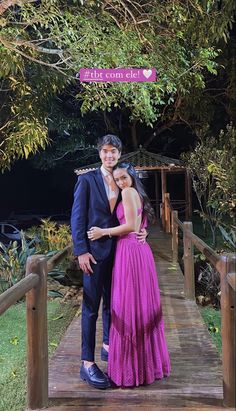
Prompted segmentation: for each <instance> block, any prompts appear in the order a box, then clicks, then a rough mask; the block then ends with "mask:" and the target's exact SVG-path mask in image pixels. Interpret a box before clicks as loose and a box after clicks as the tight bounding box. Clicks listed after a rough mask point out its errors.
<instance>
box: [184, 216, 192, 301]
mask: <svg viewBox="0 0 236 411" xmlns="http://www.w3.org/2000/svg"><path fill="white" fill-rule="evenodd" d="M189 231H190V232H193V225H192V223H191V222H189V221H185V222H184V233H183V234H184V238H183V242H184V294H185V297H186V298H188V299H189V300H195V278H194V257H193V244H192V241H191V238H190V237H189V236H188V232H189Z"/></svg>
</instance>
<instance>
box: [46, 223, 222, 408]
mask: <svg viewBox="0 0 236 411" xmlns="http://www.w3.org/2000/svg"><path fill="white" fill-rule="evenodd" d="M149 242H150V245H151V247H152V249H153V252H154V256H155V259H156V260H157V270H158V276H159V285H160V289H161V299H162V307H163V312H164V319H165V333H166V338H167V342H168V347H169V352H170V357H171V364H172V373H171V376H170V377H169V378H167V379H164V380H161V381H156V382H155V383H154V384H152V385H149V386H145V387H139V388H133V389H121V388H111V389H107V390H105V391H101V390H97V389H93V388H92V387H90V386H88V385H87V384H86V383H85V382H83V381H81V380H80V377H79V368H80V343H81V340H80V318H75V319H74V320H73V322H72V324H71V325H70V327H69V328H68V330H67V332H66V334H65V336H64V338H63V340H62V342H61V344H60V346H59V347H58V348H57V350H56V352H55V354H54V356H53V358H52V359H51V361H50V375H49V396H50V398H51V401H50V402H51V405H50V406H51V408H49V409H48V410H50V411H53V410H55V411H70V410H71V411H76V410H78V411H79V410H83V411H87V410H88V411H90V410H93V411H95V410H98V411H121V410H122V411H126V410H137V411H154V410H155V411H160V410H168V411H171V410H175V411H176V410H182V409H183V408H185V409H187V410H195V411H197V410H201V411H202V410H203V411H204V410H210V409H212V410H223V409H224V410H225V409H226V408H223V406H222V397H223V392H222V372H221V361H220V358H219V355H218V354H217V351H216V349H215V347H214V345H213V343H212V340H211V337H210V334H209V333H208V330H207V328H206V327H205V325H204V323H203V320H202V317H201V315H200V312H199V309H198V307H197V305H196V304H195V303H194V302H191V301H188V300H185V299H184V296H183V274H182V272H181V270H180V268H179V265H178V264H176V265H175V266H174V265H173V264H172V263H171V238H170V235H168V234H164V233H162V232H161V231H160V229H159V228H158V229H157V228H156V227H155V228H153V229H152V231H151V233H150V237H149ZM97 328H98V330H97V334H98V335H97V350H96V361H97V364H98V365H99V367H101V369H103V370H104V371H106V363H104V362H101V361H100V355H99V354H100V347H101V344H102V340H101V321H99V322H98V327H97ZM228 409H229V408H228Z"/></svg>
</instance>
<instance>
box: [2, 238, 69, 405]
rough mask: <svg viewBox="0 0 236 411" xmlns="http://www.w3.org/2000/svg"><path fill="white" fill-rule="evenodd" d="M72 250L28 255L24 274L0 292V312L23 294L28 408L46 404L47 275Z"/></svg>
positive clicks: (67, 248) (66, 249)
mask: <svg viewBox="0 0 236 411" xmlns="http://www.w3.org/2000/svg"><path fill="white" fill-rule="evenodd" d="M70 250H71V246H68V247H66V248H65V249H64V250H62V251H60V252H59V253H57V254H56V255H55V256H53V257H51V258H50V259H48V258H47V257H45V256H44V255H33V256H31V257H29V258H28V259H27V264H26V276H25V278H24V279H22V280H21V281H19V282H18V283H17V284H15V285H14V286H13V287H11V288H9V289H8V290H7V291H5V292H4V293H2V294H1V295H0V315H1V314H3V313H4V312H5V311H6V310H7V309H8V308H9V307H11V306H12V305H13V304H15V303H16V302H17V301H18V300H20V299H21V298H23V297H24V296H25V295H26V323H27V408H28V409H29V410H36V409H40V408H44V407H46V406H47V404H48V336H47V335H48V333H47V276H48V271H50V270H52V269H53V267H55V266H56V265H57V264H58V263H59V262H60V261H61V260H62V259H63V258H65V256H66V255H67V254H68V252H69V251H70Z"/></svg>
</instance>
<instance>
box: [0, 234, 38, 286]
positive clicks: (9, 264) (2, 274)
mask: <svg viewBox="0 0 236 411" xmlns="http://www.w3.org/2000/svg"><path fill="white" fill-rule="evenodd" d="M34 242H35V240H34V239H33V240H31V241H30V242H29V243H28V242H27V241H26V239H25V234H24V232H23V231H22V232H21V246H19V245H18V244H17V242H16V241H13V242H11V243H10V244H9V245H8V246H5V245H4V244H2V243H1V242H0V291H5V290H6V289H7V288H9V287H11V286H13V285H14V284H15V283H16V282H18V281H20V280H21V279H22V278H23V277H24V275H25V264H26V260H27V258H28V257H29V256H31V255H33V254H35V253H36V249H35V247H34V246H32V245H33V244H34Z"/></svg>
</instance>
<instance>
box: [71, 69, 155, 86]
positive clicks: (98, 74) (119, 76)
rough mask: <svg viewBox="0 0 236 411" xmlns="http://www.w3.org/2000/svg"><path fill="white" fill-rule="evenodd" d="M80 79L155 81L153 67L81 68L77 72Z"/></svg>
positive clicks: (88, 81) (83, 80) (91, 80)
mask: <svg viewBox="0 0 236 411" xmlns="http://www.w3.org/2000/svg"><path fill="white" fill-rule="evenodd" d="M79 78H80V81H82V82H86V83H91V82H112V83H113V82H129V83H130V82H133V83H137V82H142V83H143V82H153V81H156V69H155V68H148V69H147V68H146V69H142V68H126V69H125V68H115V69H98V68H89V69H87V68H83V69H80V72H79Z"/></svg>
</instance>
